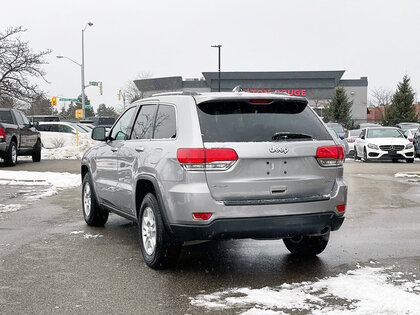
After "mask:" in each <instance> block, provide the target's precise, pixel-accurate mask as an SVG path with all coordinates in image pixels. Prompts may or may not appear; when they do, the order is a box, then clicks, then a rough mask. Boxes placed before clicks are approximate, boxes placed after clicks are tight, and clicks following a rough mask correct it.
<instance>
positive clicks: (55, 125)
mask: <svg viewBox="0 0 420 315" xmlns="http://www.w3.org/2000/svg"><path fill="white" fill-rule="evenodd" d="M37 129H38V130H39V131H40V132H41V139H42V145H43V146H44V148H47V149H53V148H60V147H64V146H75V145H76V144H77V137H79V140H82V139H86V140H88V139H90V132H88V131H87V130H86V129H85V128H81V127H79V126H78V125H77V124H73V123H69V122H39V125H38V126H37Z"/></svg>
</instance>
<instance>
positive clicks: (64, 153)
mask: <svg viewBox="0 0 420 315" xmlns="http://www.w3.org/2000/svg"><path fill="white" fill-rule="evenodd" d="M97 143H98V142H97V141H94V140H91V139H80V141H79V145H78V146H76V145H71V146H63V147H60V148H54V149H47V148H42V151H41V158H42V160H67V159H74V160H80V159H81V158H82V157H83V154H84V153H85V151H86V150H87V149H89V148H90V147H91V146H93V145H95V144H97Z"/></svg>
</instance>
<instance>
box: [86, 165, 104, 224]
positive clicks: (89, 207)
mask: <svg viewBox="0 0 420 315" xmlns="http://www.w3.org/2000/svg"><path fill="white" fill-rule="evenodd" d="M82 209H83V217H84V218H85V222H86V224H87V225H90V226H103V225H104V224H105V223H106V221H108V216H109V212H108V211H105V210H103V209H102V208H101V207H100V206H99V204H98V201H97V200H96V194H95V190H94V188H93V184H92V178H91V177H90V174H89V173H87V174H86V175H85V177H84V178H83V183H82Z"/></svg>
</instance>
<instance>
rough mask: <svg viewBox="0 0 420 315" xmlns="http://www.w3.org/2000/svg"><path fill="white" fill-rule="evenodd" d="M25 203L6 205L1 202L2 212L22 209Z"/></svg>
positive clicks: (0, 211)
mask: <svg viewBox="0 0 420 315" xmlns="http://www.w3.org/2000/svg"><path fill="white" fill-rule="evenodd" d="M23 207H24V205H21V204H19V203H18V204H11V205H4V204H0V213H6V212H15V211H18V210H20V209H22V208H23Z"/></svg>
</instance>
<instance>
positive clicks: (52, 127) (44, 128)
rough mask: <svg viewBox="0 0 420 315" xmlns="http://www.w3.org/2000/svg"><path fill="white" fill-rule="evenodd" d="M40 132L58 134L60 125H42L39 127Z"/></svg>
mask: <svg viewBox="0 0 420 315" xmlns="http://www.w3.org/2000/svg"><path fill="white" fill-rule="evenodd" d="M38 130H39V131H49V132H58V125H55V124H53V125H50V124H42V125H41V124H40V125H39V126H38Z"/></svg>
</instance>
